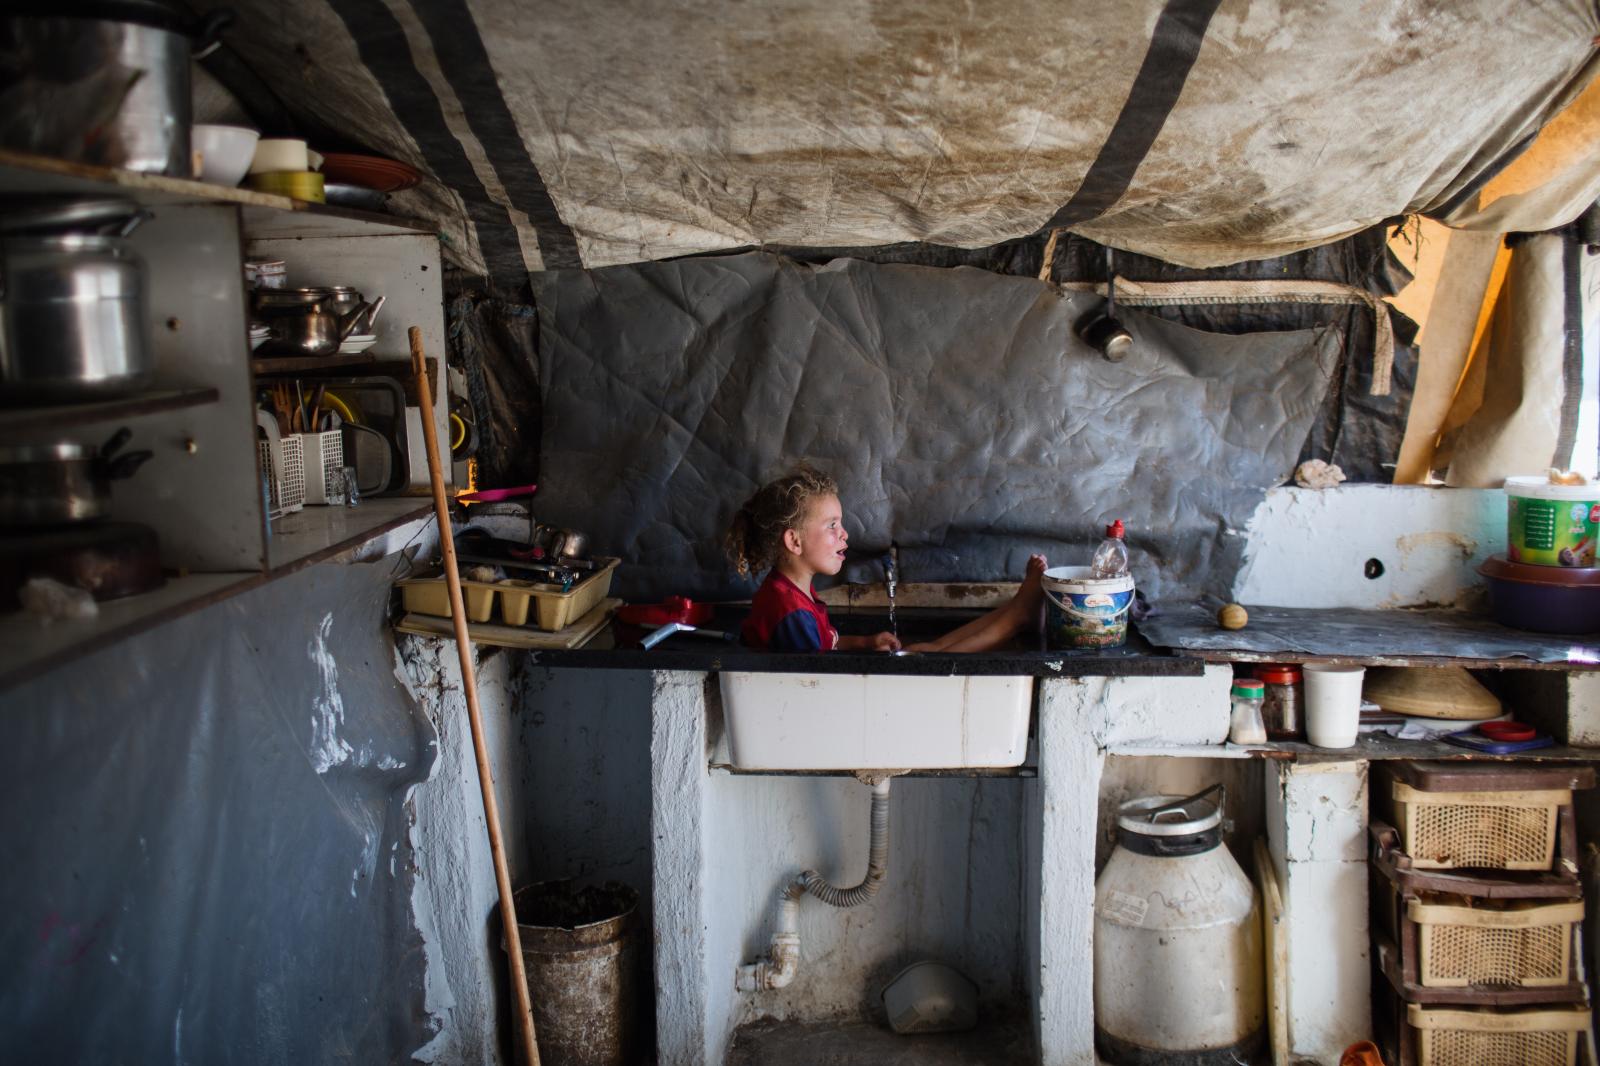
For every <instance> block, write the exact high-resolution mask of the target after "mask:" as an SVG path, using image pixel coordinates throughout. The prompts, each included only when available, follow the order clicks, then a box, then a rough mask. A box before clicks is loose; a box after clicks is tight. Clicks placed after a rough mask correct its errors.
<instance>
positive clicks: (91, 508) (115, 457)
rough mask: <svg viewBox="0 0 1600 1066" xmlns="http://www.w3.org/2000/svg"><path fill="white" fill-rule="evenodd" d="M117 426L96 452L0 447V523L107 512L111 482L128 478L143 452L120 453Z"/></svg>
mask: <svg viewBox="0 0 1600 1066" xmlns="http://www.w3.org/2000/svg"><path fill="white" fill-rule="evenodd" d="M130 436H131V434H130V433H129V431H128V430H127V429H121V430H118V431H117V433H116V435H115V436H113V437H112V438H111V439H110V440H108V441H107V442H106V443H105V444H104V445H103V446H102V447H100V448H99V449H98V450H96V449H94V448H91V447H89V446H88V445H85V444H66V443H63V444H18V445H9V446H3V447H0V526H6V527H17V526H44V525H58V524H64V523H69V522H87V521H92V520H94V519H98V518H104V517H105V516H106V515H108V514H110V513H111V483H112V482H113V481H117V480H120V479H122V478H126V477H132V476H133V473H134V471H136V470H138V469H139V467H140V466H142V465H143V464H144V463H145V461H146V460H148V459H149V458H150V455H151V453H150V452H148V451H134V452H124V451H122V448H123V446H124V445H125V444H127V443H128V439H129V437H130Z"/></svg>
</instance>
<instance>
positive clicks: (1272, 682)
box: [1255, 663, 1305, 740]
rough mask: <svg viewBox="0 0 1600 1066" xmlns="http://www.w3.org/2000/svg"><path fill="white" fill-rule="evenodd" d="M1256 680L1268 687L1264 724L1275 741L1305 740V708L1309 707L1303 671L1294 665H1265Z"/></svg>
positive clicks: (1264, 693)
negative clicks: (1306, 702)
mask: <svg viewBox="0 0 1600 1066" xmlns="http://www.w3.org/2000/svg"><path fill="white" fill-rule="evenodd" d="M1255 675H1256V680H1258V681H1260V682H1261V684H1262V685H1263V686H1264V687H1263V691H1262V696H1261V720H1262V722H1263V723H1265V725H1266V727H1267V736H1269V737H1271V738H1272V739H1273V740H1299V739H1301V738H1302V737H1303V736H1305V724H1304V722H1303V721H1302V720H1301V719H1302V708H1303V707H1304V706H1305V681H1304V680H1303V679H1302V678H1301V675H1300V667H1298V666H1296V665H1294V664H1293V663H1287V664H1280V663H1264V664H1262V665H1261V666H1258V667H1256V669H1255Z"/></svg>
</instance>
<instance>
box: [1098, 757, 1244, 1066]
mask: <svg viewBox="0 0 1600 1066" xmlns="http://www.w3.org/2000/svg"><path fill="white" fill-rule="evenodd" d="M1221 791H1222V790H1221V788H1220V786H1216V785H1213V786H1212V787H1211V788H1208V789H1206V790H1205V791H1204V792H1200V793H1198V794H1196V795H1193V796H1181V797H1180V796H1169V795H1159V796H1145V797H1142V798H1139V799H1135V800H1130V801H1128V802H1127V803H1124V804H1122V806H1121V807H1120V808H1119V810H1118V817H1117V845H1116V847H1115V848H1114V849H1112V852H1111V857H1110V858H1109V859H1108V860H1107V861H1106V865H1105V869H1104V870H1102V871H1101V873H1100V876H1099V877H1098V878H1097V879H1096V880H1095V890H1094V1024H1095V1044H1096V1047H1097V1050H1098V1052H1099V1055H1100V1058H1101V1060H1102V1061H1105V1062H1110V1063H1131V1062H1140V1063H1148V1062H1157V1061H1160V1062H1192V1063H1202V1062H1204V1063H1213V1062H1214V1063H1222V1062H1256V1061H1260V1060H1259V1059H1258V1058H1256V1057H1255V1056H1256V1055H1257V1053H1258V1052H1259V1051H1260V1049H1261V1047H1262V1046H1263V1044H1264V1042H1265V1036H1266V994H1265V993H1266V988H1265V984H1264V983H1263V980H1262V974H1263V971H1264V966H1263V961H1262V942H1261V932H1262V931H1261V910H1260V904H1259V901H1258V900H1257V898H1256V891H1255V886H1254V885H1253V884H1252V883H1251V881H1250V878H1249V877H1247V876H1245V873H1244V871H1243V870H1242V869H1240V868H1239V864H1238V863H1237V862H1235V861H1234V858H1233V856H1232V854H1231V853H1230V852H1229V851H1228V849H1227V848H1226V847H1225V846H1223V843H1222V809H1223V806H1224V802H1223V800H1222V797H1221V796H1219V795H1217V796H1214V795H1213V794H1214V793H1220V792H1221ZM1175 901H1182V905H1181V906H1180V905H1178V904H1177V903H1176V902H1175Z"/></svg>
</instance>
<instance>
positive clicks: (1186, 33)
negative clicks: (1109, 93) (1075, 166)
mask: <svg viewBox="0 0 1600 1066" xmlns="http://www.w3.org/2000/svg"><path fill="white" fill-rule="evenodd" d="M1221 2H1222V0H1167V4H1166V6H1165V7H1163V8H1162V9H1161V14H1160V15H1159V16H1158V17H1157V18H1156V28H1155V32H1154V33H1152V34H1151V37H1150V49H1149V51H1147V52H1145V54H1144V62H1143V63H1142V64H1140V66H1139V73H1138V74H1137V75H1136V76H1135V77H1134V79H1133V88H1132V89H1131V90H1130V91H1129V93H1128V99H1127V100H1126V101H1124V102H1123V105H1122V111H1121V112H1120V113H1119V114H1118V115H1117V121H1116V122H1115V123H1114V124H1113V125H1112V127H1111V133H1110V134H1109V135H1108V136H1107V137H1106V140H1105V143H1104V144H1102V145H1101V146H1100V153H1099V154H1098V155H1096V156H1095V160H1094V162H1093V163H1091V164H1090V165H1089V170H1088V172H1087V173H1085V174H1084V176H1083V182H1082V183H1081V184H1080V185H1079V186H1078V190H1077V192H1075V193H1073V194H1072V199H1070V200H1068V201H1067V203H1066V206H1064V207H1062V208H1061V210H1059V211H1057V212H1056V213H1055V214H1054V215H1053V216H1051V218H1050V221H1049V222H1046V223H1045V224H1044V227H1043V228H1044V229H1047V230H1048V229H1066V228H1068V227H1071V226H1075V225H1077V224H1079V223H1080V222H1087V221H1088V220H1089V219H1091V218H1096V217H1098V216H1100V215H1102V214H1104V213H1105V212H1106V211H1107V210H1109V209H1110V208H1111V205H1112V204H1114V203H1116V202H1117V201H1118V200H1120V199H1122V194H1123V193H1125V192H1127V191H1128V186H1129V185H1130V184H1132V182H1133V175H1134V173H1135V172H1136V171H1137V170H1138V169H1139V164H1140V163H1143V162H1144V157H1145V156H1146V155H1148V154H1149V152H1150V146H1151V145H1153V144H1155V142H1156V137H1157V136H1158V135H1159V134H1160V133H1161V127H1162V126H1164V125H1166V123H1167V116H1168V115H1170V114H1171V113H1172V109H1173V107H1175V106H1176V105H1177V103H1178V97H1179V96H1180V95H1181V94H1182V93H1183V85H1184V82H1186V81H1188V79H1189V71H1190V69H1191V68H1192V67H1193V66H1194V62H1195V60H1196V59H1198V58H1199V57H1200V45H1201V42H1203V41H1204V40H1205V35H1206V27H1207V26H1209V25H1210V24H1211V16H1212V15H1213V14H1215V13H1216V10H1217V7H1218V6H1219V5H1220V4H1221Z"/></svg>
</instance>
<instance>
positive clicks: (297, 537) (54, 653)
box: [0, 497, 433, 690]
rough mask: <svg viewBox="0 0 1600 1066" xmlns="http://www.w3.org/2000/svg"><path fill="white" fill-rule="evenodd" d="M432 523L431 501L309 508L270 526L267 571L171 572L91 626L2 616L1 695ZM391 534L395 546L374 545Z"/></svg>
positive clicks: (113, 603) (107, 606)
mask: <svg viewBox="0 0 1600 1066" xmlns="http://www.w3.org/2000/svg"><path fill="white" fill-rule="evenodd" d="M291 519H295V520H298V521H294V522H292V523H291V522H290V520H291ZM432 521H433V503H432V501H424V500H419V499H417V498H415V497H396V498H392V499H382V498H380V499H374V500H367V501H364V502H363V503H362V504H361V506H360V507H354V508H347V507H308V508H306V509H304V510H302V511H298V512H296V513H295V514H292V515H288V516H285V518H284V519H280V520H279V522H277V523H274V524H273V537H272V549H273V566H272V568H271V569H269V570H264V571H256V572H250V571H233V572H229V573H218V574H185V575H182V576H179V577H173V576H170V575H169V576H168V579H167V583H166V584H165V585H163V586H162V587H161V588H159V589H155V590H153V591H150V592H146V593H142V594H141V595H138V596H129V597H127V598H126V599H121V600H110V601H107V602H105V603H102V604H100V613H99V616H98V617H97V618H95V619H94V620H92V621H89V622H55V623H53V624H50V625H43V624H41V623H40V621H39V620H38V619H37V618H35V617H33V616H32V615H29V614H27V613H25V612H21V611H17V612H13V613H11V614H6V615H0V690H4V689H6V688H10V687H11V686H13V685H16V684H20V683H21V682H23V681H26V680H28V679H30V678H33V677H37V676H39V675H40V674H43V673H45V672H47V671H49V670H52V669H54V668H56V667H58V666H61V665H63V664H65V663H68V662H71V661H72V660H74V659H77V658H79V657H81V656H84V655H88V654H89V653H91V652H93V651H96V650H98V649H100V648H104V647H107V646H109V645H111V644H115V643H116V642H118V641H120V640H126V639H127V638H129V637H132V636H136V635H137V634H139V633H142V632H144V631H146V630H149V629H153V628H155V627H156V626H159V625H163V624H165V623H167V622H170V621H172V620H174V619H176V618H181V617H182V616H184V615H186V614H190V613H192V612H194V611H199V610H202V609H204V608H206V607H209V606H211V605H212V604H215V603H220V602H221V601H223V600H225V599H228V598H230V597H233V596H238V595H240V594H241V593H245V592H249V591H250V590H251V589H255V588H259V587H261V586H262V585H265V584H267V583H268V582H270V581H275V580H277V579H278V578H281V577H285V576H287V575H289V574H293V573H295V572H297V571H299V570H303V569H304V568H306V567H308V566H313V565H315V564H317V563H320V562H329V561H337V560H339V559H341V558H344V557H348V556H352V555H355V554H358V553H359V552H361V550H362V549H366V548H372V547H374V546H375V545H376V550H374V551H373V552H372V554H375V555H376V554H384V555H386V554H389V553H390V552H391V551H398V550H399V549H400V548H401V547H403V546H404V542H406V541H410V540H413V539H415V538H416V537H418V536H420V535H422V534H423V533H424V532H426V530H427V529H428V527H429V525H430V524H431V523H432ZM280 525H284V526H286V527H287V528H284V529H282V530H280V529H279V526H280ZM391 534H392V535H394V538H395V541H392V542H391V541H385V542H384V543H382V544H376V542H378V541H379V540H380V538H386V537H388V536H389V535H391Z"/></svg>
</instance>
